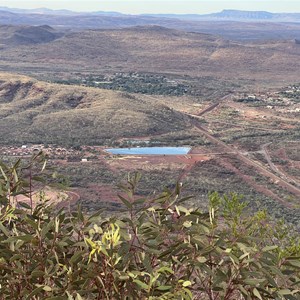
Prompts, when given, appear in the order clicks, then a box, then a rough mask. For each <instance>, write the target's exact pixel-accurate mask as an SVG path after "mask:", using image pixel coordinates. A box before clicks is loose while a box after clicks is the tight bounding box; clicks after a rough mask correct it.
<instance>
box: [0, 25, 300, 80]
mask: <svg viewBox="0 0 300 300" xmlns="http://www.w3.org/2000/svg"><path fill="white" fill-rule="evenodd" d="M299 58H300V47H299V46H298V45H296V44H295V42H294V40H293V41H292V40H291V41H290V40H288V41H272V42H256V43H247V44H245V43H239V42H231V41H227V40H224V39H221V38H219V37H216V36H212V35H207V34H199V33H187V32H183V31H178V30H173V29H166V28H163V27H160V26H138V27H134V28H129V29H115V30H86V31H81V32H73V33H69V34H66V35H65V36H63V37H62V38H60V39H56V40H54V41H52V42H49V43H47V44H38V45H30V46H26V45H21V46H17V47H14V48H11V49H9V50H2V51H1V60H0V69H1V67H2V70H22V71H24V70H25V71H26V70H27V71H28V70H29V71H30V70H39V71H42V72H52V71H64V72H65V71H82V70H85V71H89V72H102V73H105V72H108V71H109V72H120V71H121V72H130V71H140V72H154V73H172V74H180V75H184V74H187V75H191V76H206V75H208V76H214V77H218V78H235V79H238V78H244V79H247V80H259V81H260V80H268V81H277V82H282V80H283V79H284V80H287V81H288V80H289V81H294V80H296V81H297V80H298V77H299V76H298V74H299V68H300V59H299Z"/></svg>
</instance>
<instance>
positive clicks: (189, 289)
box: [0, 163, 300, 300]
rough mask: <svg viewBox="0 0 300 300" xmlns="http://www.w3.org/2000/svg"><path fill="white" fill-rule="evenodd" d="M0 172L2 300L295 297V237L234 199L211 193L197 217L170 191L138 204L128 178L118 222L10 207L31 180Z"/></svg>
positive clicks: (15, 171)
mask: <svg viewBox="0 0 300 300" xmlns="http://www.w3.org/2000/svg"><path fill="white" fill-rule="evenodd" d="M32 166H33V163H31V164H29V165H28V166H27V167H26V170H28V169H30V168H32ZM42 169H43V168H42ZM0 171H1V174H2V175H1V177H0V197H1V208H0V298H1V299H48V300H51V299H52V300H59V299H107V300H111V299H120V300H121V299H203V300H205V299H209V300H217V299H234V300H237V299H261V300H262V299H289V300H297V299H300V291H299V289H300V279H299V276H300V260H299V257H300V245H299V241H298V239H297V235H296V234H295V233H293V230H292V229H291V228H289V227H288V226H286V225H284V224H283V223H282V222H277V223H275V222H273V221H272V220H270V219H269V217H268V216H267V214H266V213H265V212H258V213H256V214H255V215H247V211H245V207H246V204H245V203H243V202H241V199H240V197H239V196H237V195H236V194H231V195H225V196H223V197H221V196H220V195H218V194H217V193H212V194H210V195H209V207H208V211H207V212H203V211H200V210H199V209H197V208H186V207H184V206H183V203H184V201H185V200H186V199H183V198H182V197H181V194H180V187H179V186H177V187H176V189H175V191H165V192H163V193H162V194H161V195H160V196H159V197H157V198H155V199H144V198H141V199H140V198H137V197H136V196H135V189H136V185H137V183H138V180H139V176H138V175H134V176H133V177H131V178H129V179H128V184H127V185H126V186H123V187H122V188H123V190H124V192H126V195H127V196H126V197H122V196H119V197H120V201H122V202H123V204H124V207H126V211H125V212H124V215H123V216H122V217H118V218H117V217H114V216H112V217H111V218H103V217H101V213H97V214H94V215H92V216H89V215H86V214H84V213H83V212H82V211H81V209H80V207H78V210H77V211H74V212H67V211H66V210H65V209H60V210H57V209H55V207H53V205H50V204H49V202H47V201H45V202H42V203H40V204H38V205H36V206H35V207H33V205H28V204H24V203H23V204H22V203H17V202H16V201H15V196H16V195H18V194H19V193H26V191H28V190H29V191H30V190H31V188H30V181H31V180H32V178H31V177H30V178H29V179H28V180H26V178H24V177H22V176H23V175H22V174H24V167H21V164H20V163H17V164H15V165H14V166H13V167H8V166H5V165H3V164H2V165H1V168H0ZM29 196H30V193H29Z"/></svg>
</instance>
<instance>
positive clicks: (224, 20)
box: [0, 7, 300, 48]
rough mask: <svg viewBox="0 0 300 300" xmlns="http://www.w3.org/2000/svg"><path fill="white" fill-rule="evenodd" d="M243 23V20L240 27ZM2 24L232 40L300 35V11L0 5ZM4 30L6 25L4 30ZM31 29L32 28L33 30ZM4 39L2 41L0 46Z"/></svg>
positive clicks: (42, 32)
mask: <svg viewBox="0 0 300 300" xmlns="http://www.w3.org/2000/svg"><path fill="white" fill-rule="evenodd" d="M240 22H243V25H242V26H241V24H240ZM0 25H17V26H20V25H21V26H39V31H40V33H39V35H42V36H43V38H45V40H46V41H47V40H48V39H52V38H56V37H57V35H54V36H53V32H50V33H49V32H46V31H47V30H46V29H45V28H43V27H41V26H43V25H48V26H51V27H53V28H55V29H56V30H58V31H59V32H60V33H61V32H62V31H65V30H66V31H70V30H73V31H78V30H83V29H119V28H128V27H134V26H153V25H156V26H161V27H166V28H171V29H176V30H182V31H185V32H198V33H207V34H213V35H218V36H222V37H223V38H226V39H230V40H245V41H249V40H262V39H263V40H266V39H272V40H274V39H284V40H291V39H297V40H299V38H300V13H299V14H298V13H294V14H273V13H269V12H246V11H236V10H224V11H222V12H220V13H214V14H209V15H196V14H194V15H193V14H191V15H190V14H189V15H176V14H174V15H172V14H170V15H126V14H121V13H118V12H101V11H99V12H91V13H87V12H85V13H78V12H72V11H69V10H51V9H47V8H40V9H33V10H25V9H14V8H7V7H0ZM1 30H3V28H2V29H1ZM27 30H29V29H26V30H25V31H26V32H25V33H26V34H25V36H24V33H23V32H21V33H16V34H15V35H18V36H17V37H16V36H14V37H9V39H10V41H11V43H15V42H16V41H17V42H18V43H19V41H20V39H23V38H24V41H23V43H24V44H26V43H31V42H32V41H31V40H34V38H33V37H31V36H30V37H28V32H27ZM30 30H32V29H30ZM1 44H2V42H1V41H0V48H1Z"/></svg>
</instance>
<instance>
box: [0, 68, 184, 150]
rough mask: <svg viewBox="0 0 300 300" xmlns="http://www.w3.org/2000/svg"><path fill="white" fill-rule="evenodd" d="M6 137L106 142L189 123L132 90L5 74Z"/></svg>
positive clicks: (2, 119) (0, 96)
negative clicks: (107, 88)
mask: <svg viewBox="0 0 300 300" xmlns="http://www.w3.org/2000/svg"><path fill="white" fill-rule="evenodd" d="M0 128H1V135H2V136H5V139H4V140H3V139H2V140H1V143H5V144H15V143H17V144H20V143H30V142H32V143H58V144H65V145H66V144H73V145H74V144H101V142H103V140H110V139H111V138H118V137H122V136H141V135H150V134H155V133H164V132H169V131H176V130H178V129H183V128H185V123H184V120H183V117H182V116H181V115H180V114H178V113H175V112H174V111H173V110H171V109H169V108H167V107H165V106H163V105H161V104H155V103H153V104H149V103H148V102H147V103H146V102H143V101H142V100H140V99H138V98H135V97H134V96H132V95H129V94H126V93H120V92H119V93H118V92H113V91H107V90H100V89H93V88H85V87H79V86H76V87H74V86H63V85H55V84H47V83H42V82H38V81H37V80H33V79H31V78H28V77H25V76H17V75H11V74H7V73H1V74H0Z"/></svg>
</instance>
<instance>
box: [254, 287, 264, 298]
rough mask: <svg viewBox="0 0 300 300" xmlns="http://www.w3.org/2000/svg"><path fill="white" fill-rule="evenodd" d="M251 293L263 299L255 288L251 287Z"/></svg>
mask: <svg viewBox="0 0 300 300" xmlns="http://www.w3.org/2000/svg"><path fill="white" fill-rule="evenodd" d="M253 295H254V296H255V297H257V298H258V299H260V300H263V298H262V297H261V295H260V293H259V291H258V290H257V288H254V289H253Z"/></svg>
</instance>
